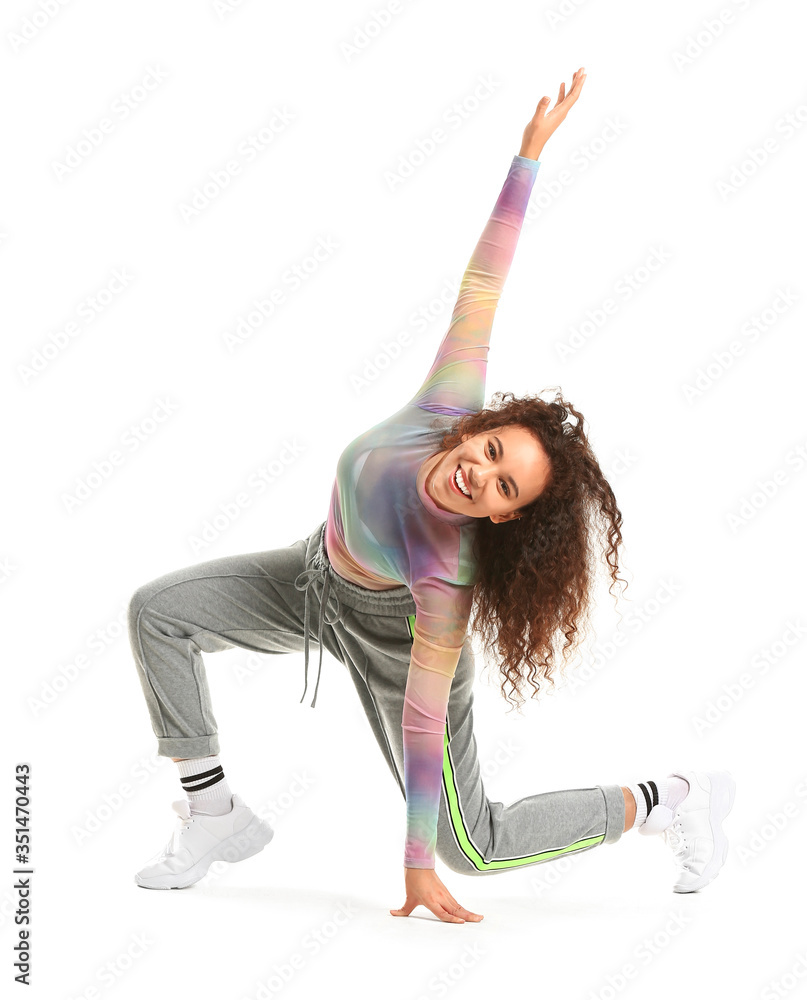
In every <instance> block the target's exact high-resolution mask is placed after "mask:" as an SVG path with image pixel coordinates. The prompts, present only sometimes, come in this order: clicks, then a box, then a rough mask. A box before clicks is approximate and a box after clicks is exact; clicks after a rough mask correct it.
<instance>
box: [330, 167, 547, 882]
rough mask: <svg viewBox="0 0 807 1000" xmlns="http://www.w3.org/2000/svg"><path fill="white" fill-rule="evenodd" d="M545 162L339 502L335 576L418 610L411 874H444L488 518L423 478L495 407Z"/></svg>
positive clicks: (499, 217)
mask: <svg viewBox="0 0 807 1000" xmlns="http://www.w3.org/2000/svg"><path fill="white" fill-rule="evenodd" d="M539 163H540V161H538V160H530V159H527V158H526V157H524V156H514V157H513V161H512V163H511V165H510V169H509V170H508V173H507V179H506V180H505V182H504V186H503V188H502V190H501V193H500V195H499V197H498V200H497V201H496V204H495V206H494V208H493V212H492V214H491V216H490V219H489V221H488V223H487V225H486V226H485V229H484V231H483V233H482V236H481V238H480V240H479V242H478V243H477V246H476V249H475V250H474V252H473V255H472V257H471V259H470V262H469V264H468V267H467V269H466V271H465V275H464V277H463V279H462V284H461V286H460V292H459V297H458V298H457V303H456V305H455V307H454V312H453V314H452V317H451V323H450V325H449V328H448V332H447V333H446V335H445V337H444V338H443V342H442V343H441V344H440V348H439V350H438V351H437V357H436V358H435V360H434V364H433V365H432V366H431V369H430V370H429V373H428V375H427V376H426V380H425V382H424V383H423V384H422V385H421V387H420V388H419V389H418V391H417V392H416V393H415V395H414V396H413V397H412V399H411V400H410V401H409V402H408V403H407V404H406V405H405V406H403V407H401V409H400V410H398V412H397V413H394V414H393V415H392V416H391V417H389V418H388V419H387V420H384V421H383V422H382V423H380V424H377V425H376V426H375V427H372V428H371V429H370V430H368V431H366V432H365V433H364V434H361V435H360V436H359V437H357V438H356V439H355V441H352V442H351V443H350V444H349V445H348V446H347V448H345V450H344V451H343V452H342V455H341V456H340V458H339V461H338V463H337V469H336V480H335V482H334V486H333V492H332V494H331V504H330V509H329V512H328V519H327V523H326V527H325V547H326V550H327V553H328V559H329V560H330V563H331V565H332V566H333V568H334V570H335V571H336V572H337V573H338V574H339V575H340V576H342V577H344V578H345V579H346V580H350V581H351V582H352V583H355V584H357V585H358V586H360V587H365V588H367V589H369V590H383V589H385V587H386V588H391V587H396V586H400V585H401V584H402V583H404V584H406V586H407V587H408V588H409V589H410V590H411V592H412V597H413V599H414V603H415V607H416V615H415V627H414V639H413V642H412V650H411V659H410V664H409V673H408V679H407V684H406V691H405V696H404V708H403V715H402V719H401V726H402V728H403V744H404V778H405V794H406V848H405V853H404V866H405V867H407V868H434V856H435V847H436V843H437V817H438V811H439V805H440V790H441V780H442V767H443V742H444V737H445V718H446V709H447V706H448V696H449V692H450V690H451V681H452V678H453V676H454V673H455V671H456V668H457V663H458V661H459V657H460V653H461V652H462V647H463V643H464V641H465V637H466V634H467V626H468V621H469V618H470V613H471V606H472V585H473V581H474V572H475V565H474V559H473V556H472V549H471V546H472V544H473V539H474V534H475V531H476V523H477V520H478V519H477V518H475V517H471V516H470V515H464V514H453V513H450V512H449V511H446V510H443V509H442V508H441V507H438V506H437V505H436V504H435V503H434V501H433V500H432V499H431V498H430V497H429V496H428V494H427V493H426V491H425V488H424V486H423V484H422V483H420V482H419V481H418V472H419V470H420V468H421V466H422V465H423V463H424V462H425V461H426V459H428V458H429V457H430V456H433V455H435V454H436V453H437V452H438V451H440V440H441V438H442V436H443V434H444V433H445V431H446V430H447V429H448V428H449V427H450V426H451V425H452V424H453V423H454V422H455V420H456V418H457V417H458V416H461V415H462V414H465V413H475V412H477V411H478V410H480V409H482V407H483V406H484V403H485V398H484V393H485V374H486V369H487V355H488V341H489V339H490V331H491V326H492V324H493V317H494V314H495V311H496V307H497V305H498V301H499V298H500V296H501V293H502V289H503V287H504V282H505V279H506V278H507V274H508V272H509V270H510V265H511V263H512V260H513V256H514V254H515V249H516V244H517V243H518V238H519V235H520V233H521V227H522V223H523V221H524V215H525V212H526V209H527V204H528V202H529V199H530V193H531V191H532V187H533V183H534V181H535V176H536V174H537V172H538V166H539ZM459 499H460V498H459V497H458V500H459ZM460 502H461V501H460ZM469 502H470V501H469Z"/></svg>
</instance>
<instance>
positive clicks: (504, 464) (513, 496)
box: [425, 424, 551, 524]
mask: <svg viewBox="0 0 807 1000" xmlns="http://www.w3.org/2000/svg"><path fill="white" fill-rule="evenodd" d="M427 461H428V462H430V463H431V467H430V468H429V470H428V474H427V476H426V480H425V489H426V492H427V493H428V495H429V496H430V497H431V499H432V500H433V501H434V502H435V503H436V504H437V506H438V507H441V508H442V509H443V510H447V511H450V512H451V513H453V514H467V515H468V516H470V517H489V518H490V519H491V521H493V523H494V524H499V523H501V522H502V521H510V520H513V519H514V518H516V517H520V516H521V515H520V514H519V513H518V511H519V510H520V509H521V508H522V507H525V506H527V504H529V503H531V502H532V501H533V500H535V499H536V498H537V497H538V496H540V494H541V492H542V491H543V489H544V486H545V485H546V483H547V482H548V480H549V474H550V471H551V469H550V463H549V458H548V456H547V454H546V452H545V451H544V448H543V446H542V445H541V444H540V442H539V441H538V439H537V438H535V437H534V436H533V435H532V434H531V433H530V432H529V431H528V430H527V429H526V428H524V427H521V426H520V425H517V424H510V425H508V426H506V427H499V428H494V429H493V430H490V431H482V432H481V433H479V434H474V435H472V436H470V435H468V434H466V435H464V436H463V439H462V442H461V443H460V444H458V445H457V446H456V447H455V448H452V449H451V450H450V451H441V452H440V453H439V455H438V456H436V457H432V458H431V459H427ZM458 468H459V469H460V475H459V476H456V473H457V469H458ZM458 479H459V480H460V482H459V483H458V482H457V480H458ZM460 484H461V485H462V486H463V487H464V488H465V492H463V491H462V490H461V488H460ZM468 494H470V495H468Z"/></svg>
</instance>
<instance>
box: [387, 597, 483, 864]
mask: <svg viewBox="0 0 807 1000" xmlns="http://www.w3.org/2000/svg"><path fill="white" fill-rule="evenodd" d="M413 596H414V597H415V604H416V605H417V607H418V610H419V614H418V615H416V616H415V628H414V641H413V643H412V653H411V659H410V663H409V674H408V677H407V682H406V691H405V693H404V707H403V713H402V717H401V727H402V729H403V747H404V786H405V791H406V847H405V851H404V867H406V868H434V856H435V848H436V844H437V818H438V814H439V809H440V793H441V787H442V775H443V752H444V742H445V731H446V709H447V708H448V696H449V694H450V692H451V684H452V681H453V678H454V674H455V672H456V669H457V664H458V662H459V658H460V655H461V653H462V647H463V644H464V642H465V635H466V629H467V625H468V616H469V611H470V603H471V597H472V588H471V587H456V586H452V585H448V584H446V583H445V582H444V581H440V580H437V579H434V578H432V579H431V580H428V581H426V580H424V581H419V584H418V585H415V588H414V590H413Z"/></svg>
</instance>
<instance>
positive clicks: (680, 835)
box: [661, 818, 689, 871]
mask: <svg viewBox="0 0 807 1000" xmlns="http://www.w3.org/2000/svg"><path fill="white" fill-rule="evenodd" d="M661 837H662V839H663V840H664V842H665V844H667V846H668V847H670V848H671V849H672V852H673V856H674V858H675V860H676V861H677V862H678V866H679V868H682V869H684V870H685V871H688V870H689V869H688V866H687V864H686V856H687V854H688V853H689V851H688V848H687V845H686V841H685V840H684V832H683V826H682V825H681V821H680V819H678V818H676V819H675V820H674V821H673V822H672V824H671V825H670V826H668V827H667V829H666V830H663V831H662V833H661Z"/></svg>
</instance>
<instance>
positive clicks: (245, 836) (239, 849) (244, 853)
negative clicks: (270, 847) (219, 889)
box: [135, 816, 275, 889]
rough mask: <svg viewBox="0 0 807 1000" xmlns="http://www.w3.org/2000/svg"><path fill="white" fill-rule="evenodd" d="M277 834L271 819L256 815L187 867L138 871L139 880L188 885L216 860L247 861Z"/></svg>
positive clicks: (147, 885) (148, 885) (149, 884)
mask: <svg viewBox="0 0 807 1000" xmlns="http://www.w3.org/2000/svg"><path fill="white" fill-rule="evenodd" d="M274 835H275V831H274V830H273V829H272V828H271V827H270V826H269V825H268V824H267V823H264V822H263V821H262V820H261V819H260V817H259V816H253V818H252V819H251V820H250V821H249V823H248V824H247V825H246V826H245V827H244V829H243V830H239V831H238V832H237V833H234V834H232V836H230V837H228V838H227V839H226V840H222V841H221V843H220V844H217V845H216V846H215V847H213V848H211V850H209V851H208V852H207V854H204V855H203V856H202V857H201V858H199V860H198V861H197V862H196V864H195V865H193V866H192V867H190V868H188V869H187V870H186V871H184V872H168V873H166V874H165V875H151V876H149V877H147V878H143V877H141V875H140V874H139V873H138V874H137V875H135V882H136V883H137V885H139V886H140V887H141V888H142V889H187V887H188V886H190V885H193V884H194V883H195V882H198V881H199V880H200V879H202V878H204V877H205V875H206V874H207V870H208V868H210V866H211V865H212V864H213V862H214V861H226V862H227V863H228V864H235V863H236V862H237V861H245V860H246V859H247V858H251V857H252V856H253V855H254V854H258V853H259V852H260V851H262V850H263V849H264V847H266V845H267V844H268V843H269V841H270V840H271V839H272V837H274Z"/></svg>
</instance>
